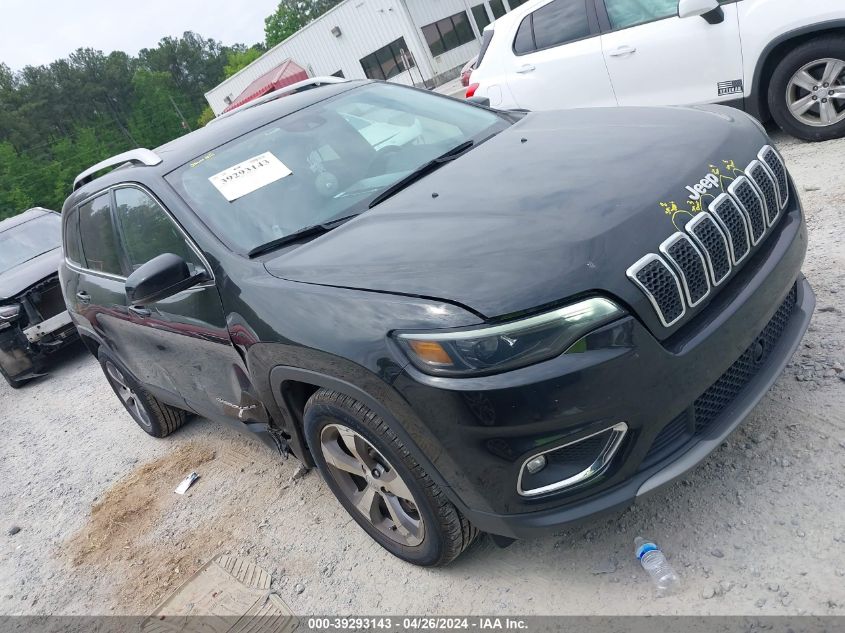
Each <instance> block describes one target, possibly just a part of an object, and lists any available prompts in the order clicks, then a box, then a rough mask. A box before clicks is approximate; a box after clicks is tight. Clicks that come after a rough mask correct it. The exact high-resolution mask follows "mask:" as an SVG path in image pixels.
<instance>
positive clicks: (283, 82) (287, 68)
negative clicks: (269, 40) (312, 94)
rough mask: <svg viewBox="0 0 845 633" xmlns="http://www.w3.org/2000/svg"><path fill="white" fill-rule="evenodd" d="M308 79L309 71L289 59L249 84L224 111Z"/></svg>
mask: <svg viewBox="0 0 845 633" xmlns="http://www.w3.org/2000/svg"><path fill="white" fill-rule="evenodd" d="M306 79H308V73H307V72H306V71H305V69H304V68H302V66H300V65H299V64H297V63H296V62H294V61H293V60H291V59H287V60H285V61H283V62H282V63H281V64H279V65H278V66H276V67H275V68H274V69H272V70H271V71H269V72H266V73H264V74H263V75H261V76H260V77H259V78H258V79H256V80H255V81H253V82H252V83H251V84H249V85H248V86H247V87H246V89H245V90H244V91H243V92H242V93H241V94H239V95H238V96H237V98H236V99H235V100H234V101H232V103H230V104H229V106H228V107H227V108H226V109H225V110H223V112H228V111H229V110H234V109H235V108H237V107H238V106H242V105H243V104H245V103H249V102H250V101H252V100H253V99H257V98H258V97H262V96H264V95H266V94H267V93H268V92H273V91H274V90H278V89H279V88H284V87H285V86H289V85H291V84H295V83H296V82H298V81H305V80H306Z"/></svg>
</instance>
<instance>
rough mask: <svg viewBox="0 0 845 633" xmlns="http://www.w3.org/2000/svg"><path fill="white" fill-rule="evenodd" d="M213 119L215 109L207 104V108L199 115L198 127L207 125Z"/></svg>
mask: <svg viewBox="0 0 845 633" xmlns="http://www.w3.org/2000/svg"><path fill="white" fill-rule="evenodd" d="M212 119H214V110H212V109H211V106H205V110H203V111H202V112H201V113H200V115H199V117H197V127H205V126H206V125H208V122H209V121H211V120H212Z"/></svg>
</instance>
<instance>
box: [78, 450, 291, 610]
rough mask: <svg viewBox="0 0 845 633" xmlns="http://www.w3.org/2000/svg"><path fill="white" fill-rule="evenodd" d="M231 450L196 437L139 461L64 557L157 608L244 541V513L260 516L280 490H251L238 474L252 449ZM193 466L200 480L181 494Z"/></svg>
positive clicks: (125, 602)
mask: <svg viewBox="0 0 845 633" xmlns="http://www.w3.org/2000/svg"><path fill="white" fill-rule="evenodd" d="M258 450H262V449H261V447H258ZM229 452H230V451H227V450H226V449H225V448H224V449H223V450H222V451H215V449H214V448H213V446H212V445H210V444H207V443H203V442H190V443H188V444H184V445H182V446H179V447H177V448H176V449H175V450H174V451H173V452H171V453H169V454H167V455H165V456H163V457H160V458H159V459H156V460H154V461H152V462H149V463H146V464H144V465H142V466H139V467H138V468H136V469H135V470H133V471H132V472H131V473H129V475H127V476H126V477H124V478H123V479H121V480H120V481H118V482H117V483H115V484H114V485H113V486H112V487H111V488H109V489H108V490H107V491H106V493H105V494H104V495H103V496H102V498H101V499H100V500H98V501H97V502H96V503H95V504H94V505H93V506H92V508H91V515H90V517H89V520H88V522H87V524H86V525H85V526H84V527H83V528H82V529H81V530H80V531H79V532H77V533H76V534H74V535H73V536H72V537H71V538H70V539H69V540H68V541H67V542H66V544H65V547H64V549H63V554H62V555H63V557H64V559H65V560H66V561H67V563H69V565H70V566H72V567H74V568H82V569H89V570H91V571H94V570H96V572H95V573H98V574H107V575H108V576H110V577H111V578H114V579H116V585H115V601H116V602H117V603H118V604H120V605H121V606H122V607H124V608H126V607H127V606H129V605H132V606H133V607H134V608H135V609H137V610H138V612H149V610H150V609H152V608H153V607H155V606H156V604H157V603H158V602H159V601H160V600H161V599H162V598H163V597H164V596H165V595H166V594H167V593H168V592H169V591H171V590H172V589H174V588H175V587H176V586H177V585H178V584H179V583H180V582H181V581H183V580H184V579H185V578H186V577H188V576H190V575H191V574H193V573H194V572H195V571H196V570H197V569H199V568H200V567H201V566H202V565H203V564H204V563H206V562H207V561H208V560H209V559H211V558H212V557H213V556H214V555H215V554H216V553H217V552H219V551H221V550H223V549H228V548H230V547H232V546H233V545H235V544H237V543H239V538H238V536H237V532H238V529H239V527H240V525H241V523H242V522H243V520H244V517H249V516H258V515H259V514H260V512H261V510H262V508H264V507H266V504H267V503H268V502H270V501H271V498H272V497H273V496H275V497H278V494H279V491H278V489H276V488H270V489H268V490H263V491H262V490H259V491H249V494H248V495H244V494H243V490H242V489H240V487H239V485H238V484H237V479H239V478H240V477H242V476H243V474H244V473H245V472H246V470H247V469H248V468H249V467H250V465H251V464H252V463H254V461H253V460H251V459H250V450H249V448H247V449H246V450H245V449H243V448H240V449H238V450H237V451H236V452H237V454H232V455H229V454H228V453H229ZM264 457H266V455H264ZM192 471H197V472H198V473H199V474H200V480H199V481H198V482H197V483H196V484H194V486H193V487H192V488H191V489H190V490H189V492H188V493H187V494H186V495H184V496H180V495H177V494H175V493H174V492H173V491H174V489H175V488H176V486H177V484H178V483H179V482H180V481H181V480H182V479H183V478H184V477H185V475H187V474H188V473H190V472H192ZM252 474H254V473H252ZM253 483H254V480H253ZM256 513H258V514H256ZM247 522H248V519H247ZM91 568H93V569H91ZM131 608H132V607H130V609H131Z"/></svg>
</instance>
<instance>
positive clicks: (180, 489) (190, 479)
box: [174, 473, 200, 495]
mask: <svg viewBox="0 0 845 633" xmlns="http://www.w3.org/2000/svg"><path fill="white" fill-rule="evenodd" d="M199 478H200V476H199V475H198V474H196V473H191V474H190V475H188V476H187V477H185V478H184V479H183V480H182V483H181V484H179V485H178V486H177V487H176V490H174V492H175V493H176V494H177V495H183V494H185V493H186V492H188V488H190V487H191V486H193V485H194V482H195V481H196V480H197V479H199Z"/></svg>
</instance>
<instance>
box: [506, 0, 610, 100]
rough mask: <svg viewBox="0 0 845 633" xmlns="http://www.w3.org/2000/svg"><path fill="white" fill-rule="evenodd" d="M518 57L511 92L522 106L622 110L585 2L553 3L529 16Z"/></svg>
mask: <svg viewBox="0 0 845 633" xmlns="http://www.w3.org/2000/svg"><path fill="white" fill-rule="evenodd" d="M590 1H591V2H592V0H590ZM513 52H514V54H513V55H512V56H509V60H510V62H509V63H511V64H513V68H510V69H509V72H508V73H507V77H508V87H509V88H510V92H511V94H513V97H514V99H515V100H516V102H517V104H518V105H519V107H522V108H527V109H529V110H559V109H561V108H577V107H586V106H614V105H616V98H615V97H614V95H613V88H612V87H611V83H610V78H609V76H608V73H607V69H606V68H605V64H604V58H603V56H602V49H601V38H600V37H599V36H598V34H597V26H594V25H592V24H591V20H590V19H589V17H588V13H587V3H586V1H585V0H552V2H549V3H548V4H545V5H543V6H541V7H540V8H539V9H537V10H536V11H534V12H533V13H531V14H529V15H527V16H526V17H525V18H524V19H523V20H522V23H521V24H520V25H519V28H518V30H517V32H516V37H515V39H514V42H513Z"/></svg>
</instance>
